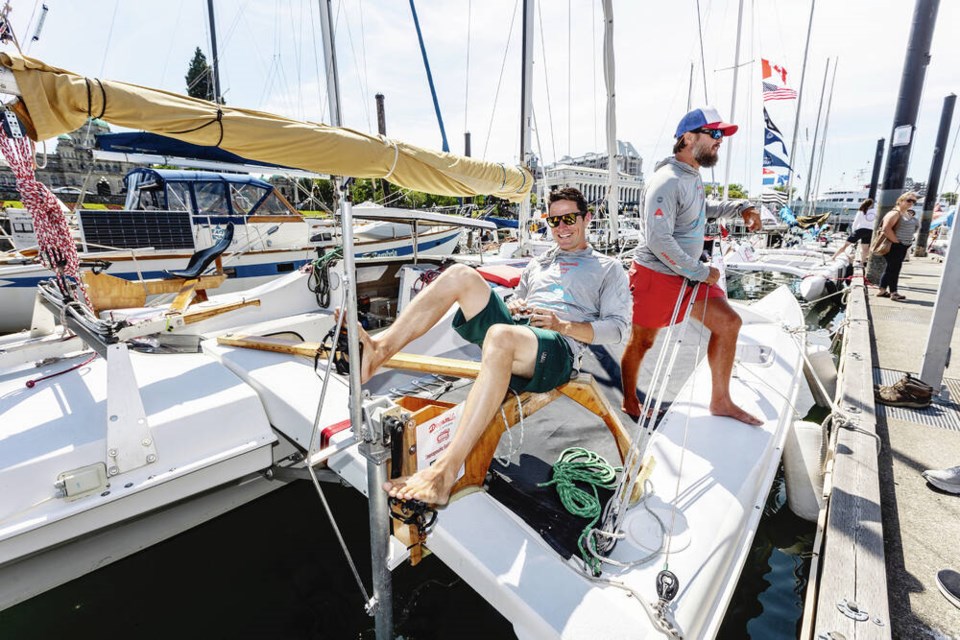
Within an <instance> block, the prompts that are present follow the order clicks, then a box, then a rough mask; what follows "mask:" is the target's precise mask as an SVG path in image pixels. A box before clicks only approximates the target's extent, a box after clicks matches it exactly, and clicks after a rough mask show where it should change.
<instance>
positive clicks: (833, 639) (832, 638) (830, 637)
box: [817, 631, 847, 640]
mask: <svg viewBox="0 0 960 640" xmlns="http://www.w3.org/2000/svg"><path fill="white" fill-rule="evenodd" d="M817 640H847V636H845V635H843V634H842V633H840V632H839V631H824V632H822V633H820V635H818V636H817Z"/></svg>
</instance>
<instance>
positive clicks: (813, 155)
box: [791, 58, 830, 214]
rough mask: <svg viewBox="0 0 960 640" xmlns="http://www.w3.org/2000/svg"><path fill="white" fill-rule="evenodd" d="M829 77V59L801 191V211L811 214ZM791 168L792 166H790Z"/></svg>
mask: <svg viewBox="0 0 960 640" xmlns="http://www.w3.org/2000/svg"><path fill="white" fill-rule="evenodd" d="M829 75H830V58H827V64H826V66H825V67H824V68H823V86H821V87H820V104H819V106H817V124H816V125H814V127H813V143H812V144H811V145H810V170H809V171H808V172H807V181H806V182H807V184H806V186H805V187H804V189H803V210H804V211H805V212H807V213H808V214H812V213H813V211H811V210H810V188H811V187H812V186H813V167H814V166H815V163H816V161H817V137H818V136H819V135H820V114H821V113H823V96H824V95H825V94H826V92H827V76H829ZM791 166H792V165H791Z"/></svg>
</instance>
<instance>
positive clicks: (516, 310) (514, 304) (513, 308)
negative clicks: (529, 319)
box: [507, 298, 530, 316]
mask: <svg viewBox="0 0 960 640" xmlns="http://www.w3.org/2000/svg"><path fill="white" fill-rule="evenodd" d="M507 311H509V312H510V315H513V316H516V315H521V316H525V315H527V314H528V313H530V309H529V308H528V307H527V301H526V300H525V299H524V298H511V299H510V301H509V302H507Z"/></svg>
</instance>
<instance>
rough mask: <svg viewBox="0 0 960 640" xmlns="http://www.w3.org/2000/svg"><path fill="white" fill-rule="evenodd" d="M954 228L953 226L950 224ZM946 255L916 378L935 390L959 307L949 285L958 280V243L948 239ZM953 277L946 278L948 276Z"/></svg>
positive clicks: (957, 293) (959, 296) (959, 298)
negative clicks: (918, 376)
mask: <svg viewBox="0 0 960 640" xmlns="http://www.w3.org/2000/svg"><path fill="white" fill-rule="evenodd" d="M954 225H956V223H954ZM950 240H951V241H950V244H949V245H947V255H946V258H945V259H944V262H943V273H942V274H941V275H940V288H939V290H938V291H937V299H936V301H935V302H934V303H933V315H932V316H931V317H930V329H929V330H928V332H927V346H926V348H925V349H924V350H923V360H921V361H920V379H921V380H923V381H924V382H926V383H927V384H929V385H930V386H932V387H933V388H934V389H935V390H936V389H939V388H940V384H941V383H942V382H943V371H944V369H946V368H947V360H949V359H950V340H951V338H952V337H953V327H954V325H955V324H956V322H957V307H958V306H960V287H956V286H949V285H948V284H947V283H949V282H956V281H957V278H960V249H958V248H957V245H960V242H953V238H951V239H950ZM951 273H952V274H953V275H950V274H951Z"/></svg>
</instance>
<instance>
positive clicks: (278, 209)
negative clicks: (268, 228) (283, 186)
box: [257, 191, 293, 216]
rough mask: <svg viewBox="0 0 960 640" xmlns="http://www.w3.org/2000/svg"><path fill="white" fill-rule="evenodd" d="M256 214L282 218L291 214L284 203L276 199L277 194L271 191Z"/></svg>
mask: <svg viewBox="0 0 960 640" xmlns="http://www.w3.org/2000/svg"><path fill="white" fill-rule="evenodd" d="M257 213H259V214H261V215H271V216H282V215H287V214H291V213H293V212H292V211H290V208H289V207H288V206H287V205H286V204H284V202H283V201H282V200H281V199H280V198H278V197H277V192H276V191H272V192H270V195H268V196H267V199H266V200H264V201H263V204H262V205H260V208H259V209H257Z"/></svg>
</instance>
